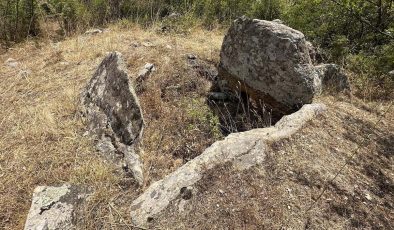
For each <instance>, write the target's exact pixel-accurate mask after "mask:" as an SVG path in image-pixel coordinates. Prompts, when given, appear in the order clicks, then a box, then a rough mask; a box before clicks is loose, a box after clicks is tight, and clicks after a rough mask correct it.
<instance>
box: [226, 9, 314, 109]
mask: <svg viewBox="0 0 394 230" xmlns="http://www.w3.org/2000/svg"><path fill="white" fill-rule="evenodd" d="M219 78H220V80H221V81H222V85H227V86H228V87H229V89H237V88H238V89H239V90H241V91H246V92H247V93H248V94H249V95H250V96H251V97H252V98H254V99H256V100H261V101H262V102H263V103H265V104H268V105H270V106H271V107H273V109H275V110H277V112H283V113H288V112H289V111H292V110H294V109H297V108H299V107H300V105H302V104H307V103H311V102H312V99H313V97H314V95H315V93H316V88H317V87H318V85H319V79H318V78H317V73H316V71H315V68H314V66H313V65H312V62H311V58H310V56H309V49H308V43H307V41H306V40H305V36H304V35H303V34H302V33H301V32H299V31H297V30H294V29H292V28H290V27H288V26H286V25H284V24H281V23H277V22H271V21H264V20H258V19H253V20H252V19H249V18H246V17H241V18H239V19H237V20H235V22H234V23H233V25H232V26H231V28H230V29H229V31H228V33H227V35H226V36H225V38H224V41H223V45H222V50H221V53H220V64H219ZM223 83H224V84H223Z"/></svg>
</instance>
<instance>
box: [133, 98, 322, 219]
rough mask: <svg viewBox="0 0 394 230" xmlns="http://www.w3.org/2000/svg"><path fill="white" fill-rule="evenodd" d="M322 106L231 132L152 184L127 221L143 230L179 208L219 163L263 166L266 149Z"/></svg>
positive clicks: (311, 116) (300, 126)
mask: <svg viewBox="0 0 394 230" xmlns="http://www.w3.org/2000/svg"><path fill="white" fill-rule="evenodd" d="M325 109H326V107H325V106H324V105H322V104H310V105H304V106H303V107H302V108H301V109H300V110H299V111H298V112H296V113H293V114H291V115H288V116H284V117H283V118H282V119H281V120H280V121H279V122H278V123H277V124H276V125H275V126H273V127H269V128H263V129H254V130H251V131H248V132H244V133H233V134H231V135H229V136H228V137H227V138H226V139H225V140H223V141H218V142H216V143H214V144H213V145H212V146H211V147H209V148H207V149H206V150H205V151H204V152H203V153H202V154H201V155H200V156H198V157H196V158H194V159H193V160H191V161H189V162H188V163H186V164H185V165H183V166H182V167H180V168H179V169H177V170H176V171H175V172H173V173H171V174H169V175H168V176H166V177H165V178H164V179H162V180H160V181H157V182H155V183H153V184H152V185H151V186H150V187H149V188H148V189H147V190H145V192H144V193H142V194H141V195H140V196H139V197H138V198H137V199H136V200H134V201H133V203H132V205H131V218H132V221H133V223H134V224H135V225H136V226H137V227H146V226H147V225H148V224H149V222H150V221H151V220H153V219H154V218H155V217H157V216H158V214H159V213H160V212H162V211H163V210H165V209H166V208H167V207H168V206H169V205H170V204H171V203H175V204H179V208H180V209H182V206H183V205H184V203H185V202H187V200H188V199H190V197H191V196H193V194H194V193H195V192H197V191H194V189H193V186H194V185H195V184H196V183H197V182H198V181H199V180H201V179H202V177H203V174H204V173H205V172H207V171H208V170H210V169H213V168H215V167H217V166H219V165H220V164H225V163H228V162H232V163H233V166H234V167H235V170H239V171H242V170H245V169H248V168H250V167H252V166H254V165H256V164H260V163H263V162H264V160H265V156H266V149H268V148H269V146H270V145H272V144H274V143H279V142H280V141H282V140H283V139H286V138H289V137H291V136H292V135H294V134H295V133H296V132H297V131H299V130H300V129H301V128H302V127H303V126H304V125H305V124H306V123H307V122H308V121H310V120H311V119H313V118H315V117H316V116H317V115H318V114H320V113H322V112H323V111H325Z"/></svg>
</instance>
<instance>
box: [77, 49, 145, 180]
mask: <svg viewBox="0 0 394 230" xmlns="http://www.w3.org/2000/svg"><path fill="white" fill-rule="evenodd" d="M81 102H82V107H83V108H82V114H83V116H84V117H85V118H86V120H87V122H88V131H89V133H90V134H91V135H93V136H95V138H96V139H97V145H96V146H97V149H98V150H99V151H100V152H101V153H102V155H104V156H105V157H107V158H108V159H110V160H112V161H113V162H114V163H116V164H118V165H119V166H121V167H123V169H125V170H126V171H127V172H130V173H131V174H132V175H133V177H134V178H135V179H136V181H137V182H138V183H139V184H142V183H143V173H142V163H141V160H140V157H139V155H138V154H137V152H136V151H137V149H138V143H139V140H140V138H141V137H142V134H143V128H144V119H143V116H142V110H141V107H140V103H139V101H138V98H137V96H136V94H135V91H134V89H133V87H132V86H131V83H130V81H129V75H128V74H127V71H126V68H125V67H124V63H123V60H122V55H121V54H120V53H118V52H113V53H110V54H108V55H107V57H105V58H104V60H103V61H102V63H101V64H100V66H99V67H98V69H97V70H96V72H95V73H94V75H93V77H92V79H91V80H90V82H89V83H88V85H87V87H86V88H85V89H84V91H83V93H82V97H81Z"/></svg>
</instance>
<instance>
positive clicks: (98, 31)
mask: <svg viewBox="0 0 394 230" xmlns="http://www.w3.org/2000/svg"><path fill="white" fill-rule="evenodd" d="M102 32H103V31H102V30H100V29H90V30H87V31H86V32H85V34H86V35H95V34H101V33H102Z"/></svg>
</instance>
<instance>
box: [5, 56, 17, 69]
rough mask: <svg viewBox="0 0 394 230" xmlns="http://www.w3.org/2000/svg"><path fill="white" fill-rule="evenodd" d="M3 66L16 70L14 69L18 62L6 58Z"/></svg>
mask: <svg viewBox="0 0 394 230" xmlns="http://www.w3.org/2000/svg"><path fill="white" fill-rule="evenodd" d="M5 64H6V65H8V66H9V67H12V68H16V67H18V65H19V62H18V61H17V60H15V59H13V58H8V59H7V60H6V61H5Z"/></svg>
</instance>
